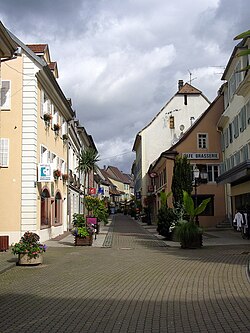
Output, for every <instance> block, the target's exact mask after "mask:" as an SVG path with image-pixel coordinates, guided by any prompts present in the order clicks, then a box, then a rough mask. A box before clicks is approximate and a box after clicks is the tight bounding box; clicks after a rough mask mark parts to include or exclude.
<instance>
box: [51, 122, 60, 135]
mask: <svg viewBox="0 0 250 333" xmlns="http://www.w3.org/2000/svg"><path fill="white" fill-rule="evenodd" d="M60 128H61V126H60V125H59V124H54V126H53V130H54V131H55V133H56V134H58V133H59V130H60Z"/></svg>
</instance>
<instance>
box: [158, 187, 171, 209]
mask: <svg viewBox="0 0 250 333" xmlns="http://www.w3.org/2000/svg"><path fill="white" fill-rule="evenodd" d="M171 195H172V192H171V191H170V192H168V193H166V192H163V191H162V192H161V193H160V199H161V207H163V206H164V207H166V206H167V200H168V198H169V197H170V196H171Z"/></svg>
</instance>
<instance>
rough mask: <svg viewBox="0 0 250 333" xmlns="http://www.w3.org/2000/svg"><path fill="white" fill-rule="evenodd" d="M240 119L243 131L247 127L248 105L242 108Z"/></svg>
mask: <svg viewBox="0 0 250 333" xmlns="http://www.w3.org/2000/svg"><path fill="white" fill-rule="evenodd" d="M239 118H240V119H239V120H240V131H241V132H243V131H244V130H245V129H246V128H247V111H246V106H244V107H243V108H242V109H241V110H240V114H239Z"/></svg>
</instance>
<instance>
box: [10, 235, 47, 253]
mask: <svg viewBox="0 0 250 333" xmlns="http://www.w3.org/2000/svg"><path fill="white" fill-rule="evenodd" d="M39 239H40V237H39V236H38V235H37V234H36V233H34V232H30V231H26V232H25V234H24V235H23V236H22V237H21V239H20V241H19V242H18V243H16V244H14V245H13V247H12V253H13V254H21V253H26V254H28V256H29V257H30V258H36V257H37V256H38V255H39V253H42V252H45V251H46V249H47V246H46V245H45V244H41V243H39Z"/></svg>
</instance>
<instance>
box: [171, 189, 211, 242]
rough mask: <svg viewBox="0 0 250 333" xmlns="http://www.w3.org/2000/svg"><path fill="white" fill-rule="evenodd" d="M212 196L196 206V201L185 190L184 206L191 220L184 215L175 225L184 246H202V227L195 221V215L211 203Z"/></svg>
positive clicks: (177, 234)
mask: <svg viewBox="0 0 250 333" xmlns="http://www.w3.org/2000/svg"><path fill="white" fill-rule="evenodd" d="M209 201H210V198H208V199H205V200H203V201H202V203H201V204H200V205H199V206H198V207H196V208H195V205H194V201H193V199H192V197H191V196H190V194H188V193H187V192H186V191H183V208H184V211H185V213H186V214H187V216H188V217H189V220H186V219H184V218H183V217H182V218H180V219H179V220H178V223H177V225H176V226H175V233H176V236H177V238H178V240H179V241H180V243H181V247H182V248H200V247H202V233H203V231H202V229H201V228H200V227H199V226H198V225H197V224H196V223H195V217H196V216H197V215H200V214H201V213H202V212H203V211H204V210H205V208H206V206H207V204H208V203H209Z"/></svg>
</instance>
